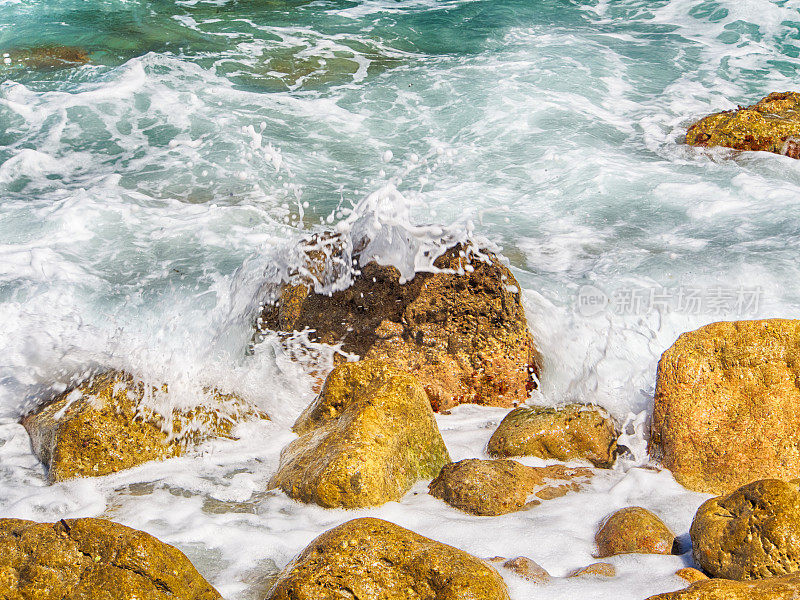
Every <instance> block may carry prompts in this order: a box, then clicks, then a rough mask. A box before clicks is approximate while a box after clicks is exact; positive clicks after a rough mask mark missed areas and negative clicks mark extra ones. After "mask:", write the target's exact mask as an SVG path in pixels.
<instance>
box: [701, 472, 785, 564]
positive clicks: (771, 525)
mask: <svg viewBox="0 0 800 600" xmlns="http://www.w3.org/2000/svg"><path fill="white" fill-rule="evenodd" d="M689 534H690V535H691V537H692V551H693V553H694V559H695V560H696V561H697V563H698V564H699V565H700V566H701V567H703V570H704V571H705V572H706V573H708V574H709V575H711V576H712V577H721V578H724V579H736V580H745V579H762V578H765V577H771V576H774V575H786V574H789V573H794V572H796V571H800V492H798V491H797V485H793V484H789V483H786V482H784V481H780V480H778V479H764V480H762V481H754V482H753V483H749V484H747V485H745V486H742V487H740V488H739V489H738V490H736V491H734V492H732V493H730V494H727V495H725V496H720V497H718V498H712V499H710V500H707V501H706V502H704V503H703V504H702V506H700V508H699V509H698V510H697V514H696V515H695V517H694V521H692V527H691V529H690V530H689Z"/></svg>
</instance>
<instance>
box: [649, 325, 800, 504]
mask: <svg viewBox="0 0 800 600" xmlns="http://www.w3.org/2000/svg"><path fill="white" fill-rule="evenodd" d="M798 381H800V321H798V320H789V319H766V320H757V321H733V322H720V323H711V324H709V325H705V326H704V327H701V328H700V329H697V330H695V331H691V332H688V333H684V334H682V335H681V336H680V337H679V338H678V339H677V340H676V341H675V343H674V344H673V345H672V346H671V347H670V348H669V349H668V350H667V351H666V352H664V354H663V355H662V356H661V360H659V363H658V372H657V375H656V390H655V403H654V408H653V419H652V426H651V432H650V442H649V444H650V454H651V456H653V457H654V458H656V459H657V460H659V459H660V460H661V462H662V463H663V465H664V466H665V467H666V468H667V469H669V470H670V471H672V474H673V475H674V477H675V479H676V480H677V481H678V482H679V483H680V484H681V485H683V486H685V487H687V488H689V489H690V490H694V491H699V492H707V493H713V494H721V493H724V492H729V491H731V490H734V489H736V488H738V487H739V486H741V485H744V484H746V483H749V482H751V481H755V480H758V479H767V478H777V479H784V480H791V479H794V478H796V477H800V389H798V385H797V382H798Z"/></svg>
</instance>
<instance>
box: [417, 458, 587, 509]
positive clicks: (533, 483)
mask: <svg viewBox="0 0 800 600" xmlns="http://www.w3.org/2000/svg"><path fill="white" fill-rule="evenodd" d="M591 477H592V472H591V471H590V470H589V469H584V468H577V469H571V468H569V467H565V466H562V465H554V466H550V467H527V466H525V465H522V464H520V463H518V462H517V461H514V460H480V459H477V458H471V459H466V460H461V461H458V462H457V463H451V464H449V465H445V466H444V467H443V468H442V470H441V472H440V473H439V475H438V476H437V477H436V479H434V480H433V481H432V482H431V484H430V486H429V487H428V489H429V490H430V493H431V495H432V496H434V497H435V498H441V499H442V500H444V501H445V502H447V503H448V504H450V505H451V506H454V507H456V508H458V509H461V510H463V511H464V512H468V513H471V514H473V515H489V516H491V515H502V514H505V513H509V512H513V511H516V510H520V509H522V508H524V507H526V506H531V505H535V504H539V503H540V502H541V500H550V499H552V498H556V497H558V496H563V495H564V494H566V493H568V492H570V491H576V490H578V489H580V486H581V484H583V483H586V482H587V481H588V480H589V479H590V478H591ZM532 496H533V498H532Z"/></svg>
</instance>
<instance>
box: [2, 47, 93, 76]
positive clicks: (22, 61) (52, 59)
mask: <svg viewBox="0 0 800 600" xmlns="http://www.w3.org/2000/svg"><path fill="white" fill-rule="evenodd" d="M0 55H2V59H0V60H2V63H0V64H2V65H4V66H7V67H9V66H10V67H13V66H22V67H26V68H29V69H36V70H45V71H46V70H55V69H66V68H71V67H77V66H80V65H85V64H86V63H88V62H89V54H88V53H87V52H86V50H84V49H83V48H78V47H76V46H39V47H36V48H12V49H9V50H4V51H1V52H0Z"/></svg>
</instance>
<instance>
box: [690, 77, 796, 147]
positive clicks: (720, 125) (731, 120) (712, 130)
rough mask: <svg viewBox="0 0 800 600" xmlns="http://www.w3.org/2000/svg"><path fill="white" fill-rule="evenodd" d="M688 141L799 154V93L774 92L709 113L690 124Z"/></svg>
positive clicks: (692, 143) (694, 143)
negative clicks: (750, 102)
mask: <svg viewBox="0 0 800 600" xmlns="http://www.w3.org/2000/svg"><path fill="white" fill-rule="evenodd" d="M686 143H687V144H690V145H692V146H709V147H713V146H725V147H727V148H734V149H736V150H762V151H764V152H773V153H775V154H783V155H785V156H789V157H791V158H800V94H798V93H795V92H774V93H772V94H770V95H769V96H766V97H765V98H762V99H761V100H759V101H758V102H757V103H756V104H754V105H752V106H748V107H743V106H740V107H739V108H738V109H736V110H726V111H723V112H718V113H714V114H713V115H709V116H707V117H705V118H703V119H701V120H700V121H698V122H697V123H695V124H694V125H692V126H691V127H689V130H688V131H687V132H686Z"/></svg>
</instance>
